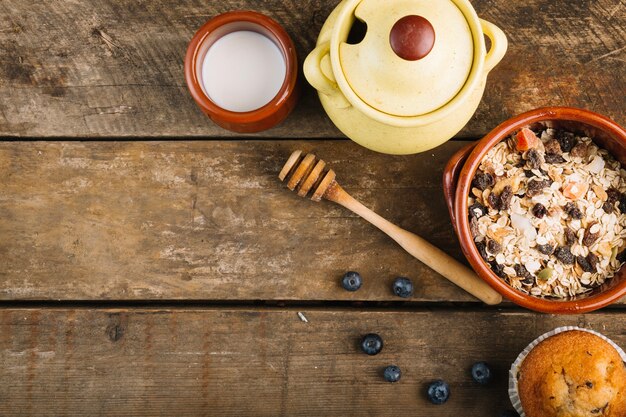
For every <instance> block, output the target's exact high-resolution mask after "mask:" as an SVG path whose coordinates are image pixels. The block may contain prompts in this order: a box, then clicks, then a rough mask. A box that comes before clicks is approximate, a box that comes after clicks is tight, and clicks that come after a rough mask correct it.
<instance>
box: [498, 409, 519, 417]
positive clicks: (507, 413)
mask: <svg viewBox="0 0 626 417" xmlns="http://www.w3.org/2000/svg"><path fill="white" fill-rule="evenodd" d="M498 416H499V417H519V414H517V411H513V410H504V411H500V414H498Z"/></svg>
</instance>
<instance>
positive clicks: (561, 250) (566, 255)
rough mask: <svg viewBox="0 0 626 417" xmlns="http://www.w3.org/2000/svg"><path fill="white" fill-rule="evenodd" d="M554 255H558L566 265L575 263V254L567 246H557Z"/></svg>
mask: <svg viewBox="0 0 626 417" xmlns="http://www.w3.org/2000/svg"><path fill="white" fill-rule="evenodd" d="M554 256H556V259H558V260H559V261H561V262H562V263H563V264H565V265H571V264H573V263H574V255H572V252H571V251H570V250H569V248H568V247H566V246H559V247H558V248H556V250H555V251H554Z"/></svg>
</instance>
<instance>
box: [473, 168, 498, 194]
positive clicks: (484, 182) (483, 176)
mask: <svg viewBox="0 0 626 417" xmlns="http://www.w3.org/2000/svg"><path fill="white" fill-rule="evenodd" d="M494 182H495V180H494V179H493V176H492V175H491V174H490V173H488V172H482V171H478V172H476V175H474V180H473V181H472V187H476V188H478V189H479V190H480V191H485V190H486V189H487V188H488V187H491V186H493V184H494Z"/></svg>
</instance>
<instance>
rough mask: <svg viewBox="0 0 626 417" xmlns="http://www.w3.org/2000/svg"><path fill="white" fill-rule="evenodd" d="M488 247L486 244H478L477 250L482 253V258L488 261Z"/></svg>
mask: <svg viewBox="0 0 626 417" xmlns="http://www.w3.org/2000/svg"><path fill="white" fill-rule="evenodd" d="M486 247H487V246H486V245H485V242H476V249H478V253H480V256H481V257H482V258H483V259H484V260H485V261H486V260H487V258H488V257H489V256H488V255H487V251H486Z"/></svg>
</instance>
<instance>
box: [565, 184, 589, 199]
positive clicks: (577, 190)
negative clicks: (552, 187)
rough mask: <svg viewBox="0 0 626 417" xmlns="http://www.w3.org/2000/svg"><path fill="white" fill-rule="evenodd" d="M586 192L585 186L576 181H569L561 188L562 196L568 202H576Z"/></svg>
mask: <svg viewBox="0 0 626 417" xmlns="http://www.w3.org/2000/svg"><path fill="white" fill-rule="evenodd" d="M586 192H587V185H586V184H583V183H581V182H578V181H573V180H570V181H569V182H568V183H567V184H565V186H564V187H563V195H564V196H565V197H567V198H569V199H570V200H578V199H580V198H582V196H584V195H585V193H586Z"/></svg>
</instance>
